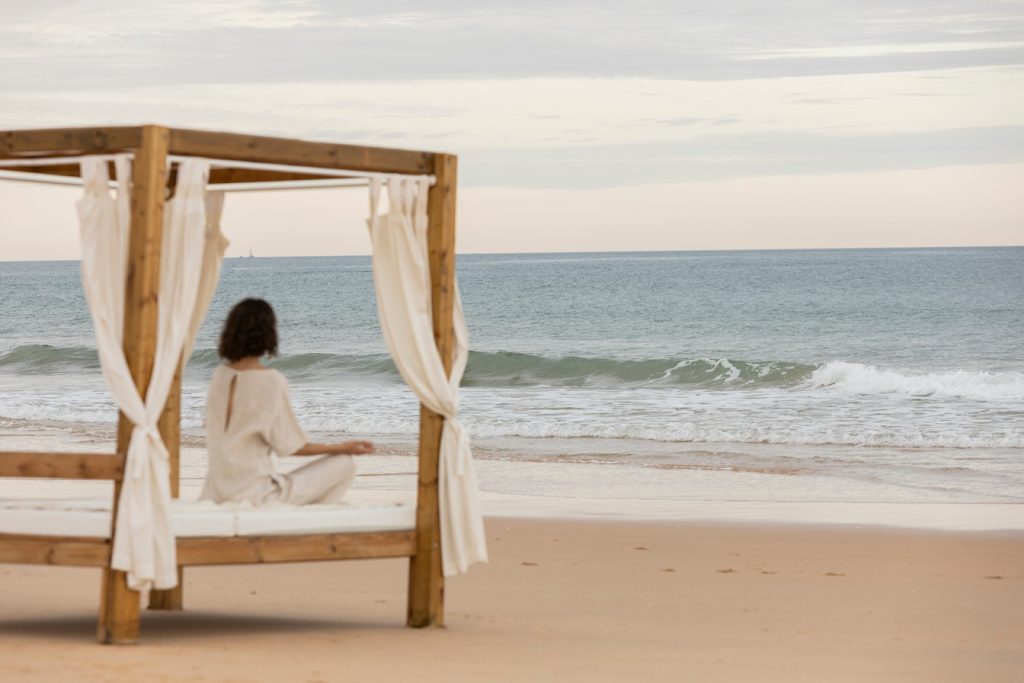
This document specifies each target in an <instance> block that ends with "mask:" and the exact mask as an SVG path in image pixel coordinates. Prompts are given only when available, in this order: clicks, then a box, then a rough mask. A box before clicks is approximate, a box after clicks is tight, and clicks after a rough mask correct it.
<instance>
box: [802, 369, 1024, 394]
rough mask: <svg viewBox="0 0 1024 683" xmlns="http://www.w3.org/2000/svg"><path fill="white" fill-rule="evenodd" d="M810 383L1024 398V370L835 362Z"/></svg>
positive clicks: (851, 389)
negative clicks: (919, 369)
mask: <svg viewBox="0 0 1024 683" xmlns="http://www.w3.org/2000/svg"><path fill="white" fill-rule="evenodd" d="M807 384H808V385H809V386H812V387H830V388H833V389H836V390H839V391H844V392H848V393H851V394H861V395H863V394H902V395H905V396H937V397H944V398H965V399H975V400H1004V399H1009V400H1016V399H1024V373H1022V372H971V371H967V370H954V371H948V372H927V373H911V372H905V371H899V370H888V369H884V368H878V367H875V366H873V365H862V364H860V363H847V362H842V361H835V362H832V363H827V364H825V365H823V366H821V367H819V368H817V369H816V370H814V372H813V373H811V376H810V378H809V379H808V381H807Z"/></svg>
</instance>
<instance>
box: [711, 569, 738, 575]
mask: <svg viewBox="0 0 1024 683" xmlns="http://www.w3.org/2000/svg"><path fill="white" fill-rule="evenodd" d="M715 571H716V572H718V573H719V574H735V573H736V570H735V569H731V568H730V569H716V570H715Z"/></svg>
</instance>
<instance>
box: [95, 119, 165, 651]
mask: <svg viewBox="0 0 1024 683" xmlns="http://www.w3.org/2000/svg"><path fill="white" fill-rule="evenodd" d="M168 143H169V135H168V131H167V129H166V128H161V127H158V126H143V128H142V137H141V141H140V147H139V149H138V150H137V151H136V153H135V160H134V163H133V165H132V196H131V236H130V238H129V242H128V273H127V281H126V287H125V312H124V354H125V359H126V360H127V362H128V369H129V371H130V372H131V374H132V379H133V380H134V381H135V386H136V387H138V389H139V393H140V394H141V395H143V396H145V394H146V389H147V388H148V387H149V380H150V376H151V375H152V373H153V363H154V362H155V356H156V337H157V304H158V301H157V296H158V292H159V290H160V243H161V238H162V235H163V212H164V187H165V185H166V183H167V149H168ZM131 432H132V424H131V421H130V420H128V418H127V417H125V415H124V414H123V413H122V414H121V415H120V418H119V420H118V429H117V444H118V451H120V452H127V450H128V442H129V440H130V439H131ZM120 497H121V486H120V484H116V485H115V487H114V502H113V510H112V514H111V517H110V524H111V538H113V537H114V532H115V531H116V529H115V525H116V523H117V508H118V505H119V503H120ZM138 636H139V594H138V593H137V592H135V591H133V590H129V589H128V584H127V582H126V577H125V574H124V572H120V571H117V570H114V569H111V568H109V567H107V568H106V569H105V570H104V572H103V589H102V596H101V603H100V619H99V624H98V626H97V637H98V639H99V640H100V641H101V642H104V643H132V642H135V641H136V640H137V639H138Z"/></svg>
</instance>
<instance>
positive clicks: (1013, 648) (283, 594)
mask: <svg viewBox="0 0 1024 683" xmlns="http://www.w3.org/2000/svg"><path fill="white" fill-rule="evenodd" d="M488 530H489V535H490V538H491V552H492V561H491V563H490V564H489V565H487V566H483V567H477V568H475V569H473V570H472V571H471V573H470V574H469V575H468V576H465V577H461V578H457V579H453V580H452V581H450V582H449V584H448V592H447V601H448V611H447V624H448V626H447V628H445V629H426V630H412V629H406V628H404V627H403V626H402V624H403V622H404V610H405V568H406V562H405V561H404V560H383V561H362V562H336V563H321V564H294V565H276V566H263V567H251V566H247V567H216V568H201V569H191V570H189V571H188V574H187V579H186V590H187V594H186V607H187V611H185V612H183V613H171V614H168V613H147V614H145V615H144V618H143V625H142V639H143V640H142V643H141V644H139V645H135V646H120V647H111V646H100V645H97V644H95V643H94V642H93V640H92V634H93V629H94V623H95V609H96V603H97V600H98V589H99V572H98V571H97V570H87V569H66V568H49V567H28V566H14V565H0V578H2V582H0V681H4V683H15V682H20V681H61V682H67V681H136V680H137V681H276V682H290V681H331V682H333V681H372V682H387V681H398V680H416V681H446V682H451V681H588V682H592V681H616V682H617V683H622V682H623V681H625V682H627V683H639V682H642V681H787V682H793V681H815V682H823V681H826V682H827V681H929V682H932V681H972V682H973V681H1021V680H1024V534H1020V533H1014V534H995V533H970V534H965V533H939V532H922V531H900V530H887V529H878V528H868V529H855V528H849V527H810V526H802V527H801V526H779V525H775V526H767V525H765V526H760V525H712V524H681V525H673V524H656V523H631V522H567V521H547V520H521V519H516V520H512V519H490V520H488Z"/></svg>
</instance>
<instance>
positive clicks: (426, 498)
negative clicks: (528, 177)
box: [406, 154, 457, 627]
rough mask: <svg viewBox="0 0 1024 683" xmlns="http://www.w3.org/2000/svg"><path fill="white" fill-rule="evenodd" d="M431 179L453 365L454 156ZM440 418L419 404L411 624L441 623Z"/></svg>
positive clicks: (438, 324)
mask: <svg viewBox="0 0 1024 683" xmlns="http://www.w3.org/2000/svg"><path fill="white" fill-rule="evenodd" d="M434 177H435V178H436V179H437V182H436V183H435V184H434V186H433V187H431V188H430V194H429V196H428V203H427V211H428V213H429V224H428V225H429V227H428V230H427V248H428V257H429V263H430V302H431V308H432V310H433V317H434V342H435V343H436V344H437V349H438V351H439V352H440V354H441V360H442V361H443V362H444V369H445V372H447V373H450V372H451V369H452V357H453V354H454V351H455V328H454V322H453V310H454V306H455V206H456V205H455V191H456V186H457V158H456V157H455V156H454V155H451V154H437V155H435V157H434ZM443 426H444V418H443V417H441V416H440V415H438V414H437V413H434V412H433V411H431V410H428V409H427V407H426V406H422V405H421V406H420V445H419V480H418V486H417V492H416V554H415V555H413V556H412V558H411V559H410V561H409V606H408V614H407V621H406V623H407V624H408V625H409V626H415V627H422V626H430V625H434V626H444V574H443V573H442V570H441V521H440V516H439V510H440V508H439V505H438V465H439V460H440V450H441V428H442V427H443Z"/></svg>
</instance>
